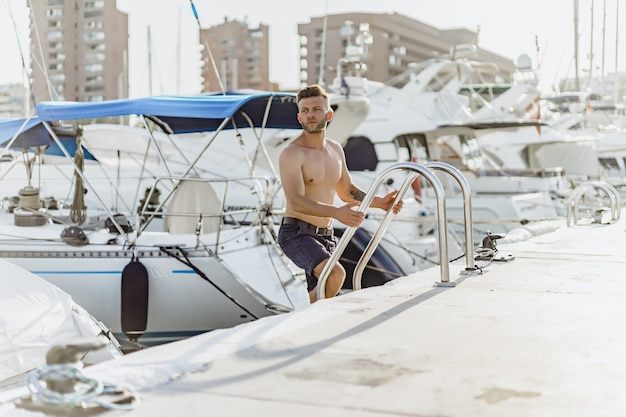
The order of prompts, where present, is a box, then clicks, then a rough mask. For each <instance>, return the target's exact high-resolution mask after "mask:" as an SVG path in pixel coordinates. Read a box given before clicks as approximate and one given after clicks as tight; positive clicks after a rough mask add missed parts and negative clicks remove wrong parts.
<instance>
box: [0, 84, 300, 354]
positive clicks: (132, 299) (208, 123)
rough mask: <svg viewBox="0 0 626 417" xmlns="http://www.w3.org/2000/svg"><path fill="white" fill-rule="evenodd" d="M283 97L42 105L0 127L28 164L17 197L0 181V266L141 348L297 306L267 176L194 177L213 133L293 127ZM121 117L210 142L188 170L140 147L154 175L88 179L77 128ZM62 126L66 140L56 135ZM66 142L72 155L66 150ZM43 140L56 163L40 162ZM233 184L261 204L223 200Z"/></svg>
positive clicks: (90, 168)
mask: <svg viewBox="0 0 626 417" xmlns="http://www.w3.org/2000/svg"><path fill="white" fill-rule="evenodd" d="M294 99H295V97H294V95H293V94H290V93H259V94H247V95H218V96H210V95H207V96H157V97H149V98H142V99H123V100H113V101H105V102H91V103H77V102H42V103H39V104H38V105H37V114H38V118H32V119H25V120H12V121H6V123H0V127H1V126H3V125H4V127H5V128H6V129H0V131H4V132H5V134H6V132H7V131H8V132H12V133H11V134H10V135H8V137H9V138H10V139H8V140H7V141H6V144H7V145H9V146H10V147H13V148H15V147H18V148H21V149H24V154H25V155H28V156H32V159H29V160H28V163H27V165H29V166H30V167H31V168H32V171H33V172H34V174H33V177H32V178H28V179H26V178H25V179H24V185H23V187H22V188H20V189H19V190H18V189H8V188H7V187H6V186H4V185H3V182H0V189H2V190H3V193H4V194H5V195H6V196H7V199H6V200H5V202H6V204H5V205H4V206H3V211H2V214H1V217H2V218H3V219H4V220H2V222H1V225H0V234H1V235H2V239H0V258H2V259H6V260H7V261H8V262H11V263H13V264H15V265H18V266H21V267H23V268H25V269H27V270H29V271H30V272H32V273H34V274H37V275H39V276H41V277H43V278H44V279H46V280H47V281H49V282H51V283H53V284H55V285H57V286H58V287H59V288H61V289H63V290H64V291H66V292H67V293H68V294H70V295H72V297H73V298H74V299H75V300H76V301H77V302H78V303H79V304H81V305H83V306H84V307H85V308H86V309H87V310H88V311H90V312H91V313H92V314H93V315H94V316H95V317H96V318H98V319H99V320H101V321H102V322H103V323H105V324H106V325H107V326H108V327H110V328H111V329H112V330H113V332H114V334H115V335H116V336H118V337H119V338H123V339H126V340H131V341H136V342H139V343H142V344H145V345H151V344H158V343H163V342H168V341H172V340H177V339H181V338H185V337H189V336H191V335H194V334H198V333H202V332H206V331H210V330H213V329H217V328H225V327H231V326H235V325H237V324H240V323H244V322H248V321H251V320H255V319H257V318H259V317H263V316H267V315H274V314H282V313H285V312H289V311H293V310H295V309H298V308H302V307H304V306H306V305H308V295H307V293H306V288H305V285H304V278H303V274H302V273H301V271H299V270H298V269H297V268H295V267H294V266H293V265H292V264H291V263H290V261H289V260H288V259H287V258H286V257H285V256H284V255H283V254H282V251H281V250H280V248H279V247H278V245H277V243H276V241H275V230H274V225H273V223H272V217H271V216H270V215H269V214H268V211H267V207H269V206H270V205H269V203H268V201H270V200H271V198H272V196H273V194H274V192H275V190H274V189H275V188H276V187H278V186H279V185H278V184H277V183H276V180H277V179H276V178H275V177H268V176H258V177H257V176H255V175H254V173H252V174H250V175H237V176H228V175H227V174H226V175H222V176H220V177H209V178H207V177H200V176H199V175H197V172H195V171H194V168H195V166H196V164H197V161H198V160H199V159H200V158H201V156H202V155H203V154H204V153H205V152H210V150H209V149H210V146H211V144H212V142H213V141H214V140H215V138H216V137H217V136H219V134H220V133H222V132H224V131H228V130H234V131H244V130H255V129H260V130H262V129H263V128H278V129H283V128H286V129H289V128H293V129H295V128H300V125H299V124H298V122H297V118H296V112H297V107H296V104H295V101H294ZM128 115H133V116H136V117H137V118H139V119H140V120H142V121H143V122H144V123H145V126H146V130H145V131H146V133H147V135H148V137H150V138H151V134H152V133H150V132H152V131H153V129H150V127H152V128H154V129H155V130H159V129H160V130H161V131H162V132H167V133H168V134H182V133H191V132H210V137H209V138H207V141H206V142H205V143H204V144H203V147H200V148H196V154H195V157H196V160H195V161H194V160H191V161H190V162H189V164H188V165H186V166H181V165H178V166H177V167H176V168H171V167H170V166H169V165H168V161H167V159H166V158H165V157H164V155H163V154H160V153H159V152H158V149H159V148H158V142H157V141H154V140H152V139H151V142H150V143H151V146H152V147H153V148H152V149H153V150H154V149H156V150H157V152H156V153H157V155H159V161H158V163H157V165H158V166H159V168H160V170H159V172H157V171H143V172H142V171H140V170H135V169H123V168H120V172H123V173H124V175H123V176H121V177H119V178H118V180H119V181H117V180H115V181H113V180H111V178H108V177H106V176H103V175H101V174H95V171H94V170H96V169H99V168H98V164H97V163H95V162H93V161H89V158H88V157H87V155H88V153H86V152H85V150H84V146H83V144H82V139H81V137H82V134H83V129H82V127H81V126H80V124H78V123H77V122H76V121H78V120H84V119H91V118H105V117H118V116H128ZM61 122H62V123H61ZM68 122H72V124H71V125H70V127H71V129H69V130H70V132H71V133H68V132H66V131H64V130H63V128H64V127H66V126H67V123H68ZM68 135H69V136H70V137H69V138H68ZM62 138H65V139H62ZM67 139H69V141H70V142H72V141H73V143H74V145H75V148H74V149H71V148H69V147H67V146H66V145H64V143H67ZM52 144H55V148H57V151H58V152H57V153H58V154H59V155H60V156H57V155H50V152H51V148H52V146H51V145H52ZM232 145H233V146H234V147H237V146H238V145H237V144H236V143H233V144H232ZM42 149H45V150H46V151H47V152H48V153H47V154H46V153H44V152H40V151H41V150H42ZM29 150H30V151H33V150H34V151H35V152H34V153H32V152H28V151H29ZM131 156H132V155H131ZM59 158H60V159H62V160H64V161H65V165H63V164H59V163H57V162H58V159H59ZM122 159H123V158H122ZM126 160H127V159H124V161H126ZM10 163H12V162H10ZM126 168H127V167H126ZM37 172H39V173H40V174H41V176H40V177H39V178H35V177H36V173H37ZM55 172H57V174H54V173H55ZM5 175H6V174H5ZM90 175H93V178H94V179H95V181H94V182H92V181H91V180H90V179H91V177H90ZM63 178H65V181H62V179H63ZM48 180H49V181H48ZM131 180H132V181H134V182H133V183H132V185H131ZM9 184H11V183H10V182H9ZM146 184H149V186H147V188H146V190H145V193H144V192H143V191H144V186H145V185H146ZM61 185H65V189H64V190H63V189H61V188H60V186H61ZM138 187H139V188H138ZM132 188H134V189H140V190H142V193H141V196H140V197H143V198H138V199H137V201H133V202H130V204H131V205H132V210H126V209H123V208H122V207H115V209H116V210H112V207H113V206H112V204H113V203H114V201H115V199H114V198H113V197H111V198H107V196H108V195H118V194H117V191H123V190H124V189H127V190H128V189H132ZM41 189H45V190H46V193H47V194H46V195H45V198H44V196H43V195H40V190H41ZM241 189H244V190H246V192H247V193H249V194H250V195H251V196H252V198H255V199H257V201H258V203H257V204H255V205H254V206H251V205H248V206H247V207H246V208H239V207H236V206H235V205H232V204H230V203H229V201H230V200H229V196H230V195H231V193H233V192H234V191H233V190H237V192H239V191H241ZM68 190H71V191H68ZM52 192H54V193H55V195H51V194H50V193H52ZM13 193H17V194H18V195H17V197H16V198H13V197H12V196H14V194H13ZM56 193H59V194H56ZM125 195H126V196H128V195H132V194H130V193H125ZM159 196H160V199H159Z"/></svg>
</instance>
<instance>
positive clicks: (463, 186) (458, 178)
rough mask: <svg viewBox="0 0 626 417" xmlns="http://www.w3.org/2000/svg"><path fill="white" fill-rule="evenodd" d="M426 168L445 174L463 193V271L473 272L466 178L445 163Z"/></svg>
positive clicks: (469, 192) (436, 162)
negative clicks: (454, 181)
mask: <svg viewBox="0 0 626 417" xmlns="http://www.w3.org/2000/svg"><path fill="white" fill-rule="evenodd" d="M424 166H425V167H426V168H429V169H437V170H440V171H443V172H446V173H448V174H450V175H452V177H454V179H455V180H456V181H457V182H458V183H459V186H460V187H461V192H462V193H463V221H464V222H465V269H466V270H467V271H473V270H475V269H476V264H475V263H474V231H473V230H472V226H473V224H474V222H473V220H472V193H471V190H470V185H469V182H468V181H467V178H465V176H464V175H463V173H462V172H461V171H459V170H458V169H457V168H456V167H454V166H452V165H450V164H447V163H445V162H439V161H431V162H426V163H425V164H424Z"/></svg>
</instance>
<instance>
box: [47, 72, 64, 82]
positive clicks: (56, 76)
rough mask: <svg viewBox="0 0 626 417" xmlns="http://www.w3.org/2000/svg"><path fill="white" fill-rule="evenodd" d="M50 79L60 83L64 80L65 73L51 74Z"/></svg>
mask: <svg viewBox="0 0 626 417" xmlns="http://www.w3.org/2000/svg"><path fill="white" fill-rule="evenodd" d="M50 81H51V82H53V83H55V84H57V83H62V82H63V81H65V74H63V73H61V74H52V75H50Z"/></svg>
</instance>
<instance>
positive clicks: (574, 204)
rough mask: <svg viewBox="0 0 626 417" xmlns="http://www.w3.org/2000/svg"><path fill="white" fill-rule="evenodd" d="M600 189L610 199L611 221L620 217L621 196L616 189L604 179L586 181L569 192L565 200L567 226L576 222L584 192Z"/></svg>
mask: <svg viewBox="0 0 626 417" xmlns="http://www.w3.org/2000/svg"><path fill="white" fill-rule="evenodd" d="M589 190H602V191H604V192H605V193H606V195H607V196H608V197H609V200H611V221H614V220H617V219H619V218H620V207H621V197H620V194H619V192H618V191H617V189H616V188H615V187H614V186H613V185H611V184H609V183H607V182H605V181H587V182H583V183H581V184H579V185H578V186H577V187H576V188H575V189H574V190H573V191H572V193H571V194H570V196H569V199H568V201H567V226H568V227H569V226H572V222H573V225H574V226H575V225H576V224H578V220H579V219H578V207H579V203H580V200H581V199H582V197H583V195H584V194H585V192H587V191H589Z"/></svg>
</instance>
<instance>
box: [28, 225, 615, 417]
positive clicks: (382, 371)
mask: <svg viewBox="0 0 626 417" xmlns="http://www.w3.org/2000/svg"><path fill="white" fill-rule="evenodd" d="M622 218H623V216H622ZM625 231H626V223H625V222H624V220H618V221H615V222H613V223H612V224H588V225H587V224H585V225H579V226H575V227H567V226H566V225H565V221H563V222H561V223H560V224H559V225H558V228H557V229H556V230H555V231H552V232H547V233H543V234H540V235H538V236H534V237H531V238H529V239H526V240H521V241H518V242H513V243H506V242H505V243H502V244H498V253H499V254H501V255H505V256H504V258H506V259H508V261H506V262H497V261H495V262H480V261H477V262H476V264H477V266H479V267H480V270H479V271H477V273H473V274H467V273H465V271H464V268H465V263H464V260H459V261H457V262H455V263H453V264H451V265H450V279H451V280H453V281H454V282H455V283H456V285H455V286H439V285H436V283H437V282H438V281H439V279H440V273H439V268H438V267H433V268H430V269H428V270H424V271H421V272H418V273H415V274H413V275H410V276H406V277H402V278H398V279H396V280H394V281H392V282H390V283H389V284H387V285H385V286H382V287H373V288H365V289H362V290H359V291H355V292H351V293H348V294H345V295H341V296H338V297H336V298H332V299H326V300H321V301H318V302H316V303H315V304H313V305H311V306H309V307H307V308H304V309H302V310H299V311H295V312H292V313H288V314H284V315H279V316H273V317H266V318H262V319H259V320H257V321H255V322H251V323H247V324H243V325H240V326H237V327H234V328H231V329H225V330H216V331H213V332H210V333H206V334H203V335H199V336H196V337H193V338H190V339H186V340H183V341H180V342H174V343H170V344H166V345H162V346H157V347H153V348H150V349H146V350H142V351H138V352H136V353H132V354H129V355H126V356H125V357H124V358H122V359H120V360H118V361H113V362H109V363H103V364H99V365H95V366H93V367H91V368H88V369H86V370H85V372H86V373H87V374H88V375H90V376H91V377H94V378H99V379H101V380H105V381H113V382H115V383H117V384H120V385H122V386H125V387H128V388H129V389H133V390H135V391H136V392H137V395H138V396H139V398H140V401H141V403H140V404H139V405H138V406H137V407H136V408H135V409H133V410H130V411H119V410H116V411H105V410H102V412H101V413H95V414H93V415H106V416H127V417H139V416H145V417H148V416H151V417H152V416H165V415H184V416H203V417H204V416H207V415H216V416H217V415H219V416H297V417H319V416H324V417H329V416H366V417H378V416H416V417H418V416H419V417H434V416H442V417H443V416H445V417H448V416H459V417H461V416H462V417H471V416H476V417H478V416H480V417H492V416H493V417H496V416H497V417H502V416H506V417H517V416H519V417H522V416H524V417H527V416H533V417H539V416H546V417H554V416H567V417H578V416H580V417H589V416H611V417H615V416H622V415H626V395H624V394H623V392H622V389H624V386H625V383H626V360H625V359H624V358H625V352H626V332H624V331H623V330H624V328H625V323H626V234H625ZM22 411H24V410H22ZM20 415H22V414H20ZM24 415H28V414H24Z"/></svg>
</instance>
